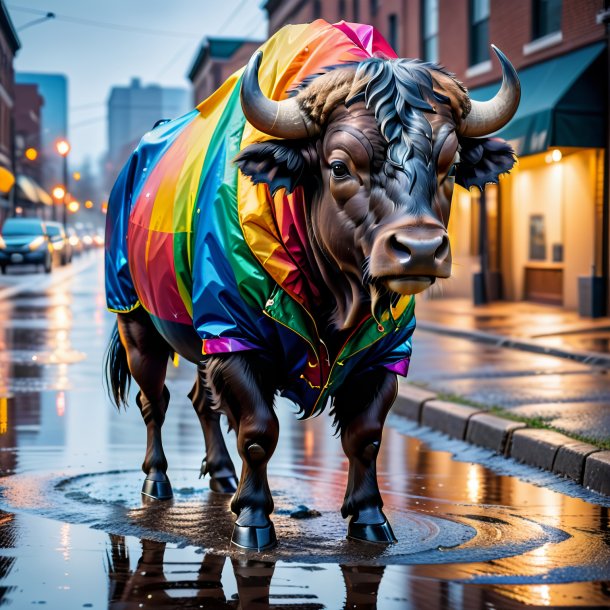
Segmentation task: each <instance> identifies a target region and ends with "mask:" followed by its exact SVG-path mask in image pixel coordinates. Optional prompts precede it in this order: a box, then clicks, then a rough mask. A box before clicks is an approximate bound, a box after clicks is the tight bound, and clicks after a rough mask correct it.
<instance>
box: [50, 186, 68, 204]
mask: <svg viewBox="0 0 610 610" xmlns="http://www.w3.org/2000/svg"><path fill="white" fill-rule="evenodd" d="M51 194H52V195H53V198H54V199H55V200H56V201H58V202H59V201H63V200H64V197H65V196H66V189H65V188H64V187H63V186H61V185H59V184H58V185H57V186H55V187H53V191H52V192H51Z"/></svg>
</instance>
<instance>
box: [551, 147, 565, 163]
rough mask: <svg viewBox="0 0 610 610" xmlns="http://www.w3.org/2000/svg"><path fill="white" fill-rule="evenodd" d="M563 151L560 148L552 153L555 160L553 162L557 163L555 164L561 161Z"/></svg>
mask: <svg viewBox="0 0 610 610" xmlns="http://www.w3.org/2000/svg"><path fill="white" fill-rule="evenodd" d="M561 157H562V154H561V151H560V150H559V149H558V148H555V149H554V150H553V152H552V153H551V159H553V161H555V163H558V162H559V161H561Z"/></svg>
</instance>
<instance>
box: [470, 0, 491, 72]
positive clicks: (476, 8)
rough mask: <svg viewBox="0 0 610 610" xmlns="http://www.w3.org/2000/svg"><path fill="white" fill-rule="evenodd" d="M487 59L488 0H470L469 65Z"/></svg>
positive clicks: (474, 64)
mask: <svg viewBox="0 0 610 610" xmlns="http://www.w3.org/2000/svg"><path fill="white" fill-rule="evenodd" d="M488 60H489V0H470V65H471V66H476V65H477V64H481V63H483V62H485V61H488Z"/></svg>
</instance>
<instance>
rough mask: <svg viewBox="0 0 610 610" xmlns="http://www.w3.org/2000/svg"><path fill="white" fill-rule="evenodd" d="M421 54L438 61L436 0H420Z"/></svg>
mask: <svg viewBox="0 0 610 610" xmlns="http://www.w3.org/2000/svg"><path fill="white" fill-rule="evenodd" d="M421 14H422V24H421V25H422V27H421V29H422V55H423V58H424V60H425V61H432V62H434V63H437V62H438V0H422V7H421Z"/></svg>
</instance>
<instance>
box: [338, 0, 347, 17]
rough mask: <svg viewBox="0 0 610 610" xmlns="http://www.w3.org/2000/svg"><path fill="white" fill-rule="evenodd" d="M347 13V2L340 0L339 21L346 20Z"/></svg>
mask: <svg viewBox="0 0 610 610" xmlns="http://www.w3.org/2000/svg"><path fill="white" fill-rule="evenodd" d="M346 12H347V10H346V7H345V0H339V19H345V13H346Z"/></svg>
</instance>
